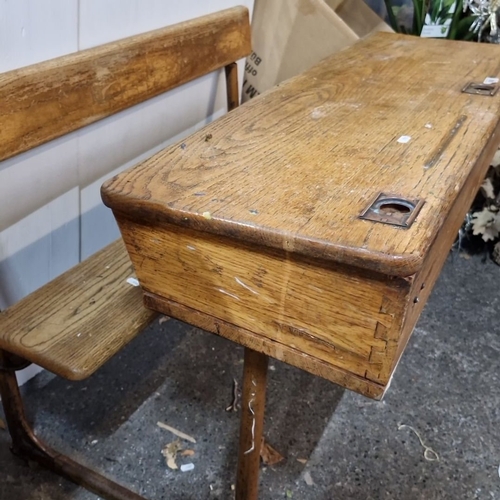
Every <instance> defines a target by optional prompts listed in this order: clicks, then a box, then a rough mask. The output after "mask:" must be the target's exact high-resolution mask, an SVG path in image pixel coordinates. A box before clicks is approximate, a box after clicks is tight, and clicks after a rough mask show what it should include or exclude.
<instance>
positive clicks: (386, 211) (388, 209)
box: [359, 193, 425, 229]
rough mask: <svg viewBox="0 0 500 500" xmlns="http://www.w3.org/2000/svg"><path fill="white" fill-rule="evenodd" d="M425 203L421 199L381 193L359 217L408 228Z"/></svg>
mask: <svg viewBox="0 0 500 500" xmlns="http://www.w3.org/2000/svg"><path fill="white" fill-rule="evenodd" d="M424 203H425V202H424V200H420V199H411V200H409V199H407V198H402V197H401V196H397V195H389V194H384V193H380V194H379V195H378V196H377V198H376V199H375V201H373V203H371V204H370V206H369V207H368V208H367V209H366V210H365V211H364V212H363V213H362V214H361V215H360V216H359V218H360V219H364V220H369V221H372V222H380V223H382V224H389V225H391V226H398V227H403V228H405V229H408V228H409V227H410V226H411V225H412V224H413V221H414V220H415V218H416V217H417V215H418V213H419V212H420V209H421V208H422V206H423V204H424Z"/></svg>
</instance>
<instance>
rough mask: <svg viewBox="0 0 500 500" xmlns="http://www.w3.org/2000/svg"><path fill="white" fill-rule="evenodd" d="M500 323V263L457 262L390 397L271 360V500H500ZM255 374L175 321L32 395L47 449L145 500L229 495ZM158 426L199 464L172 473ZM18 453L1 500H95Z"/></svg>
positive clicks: (1, 472)
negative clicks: (237, 392)
mask: <svg viewBox="0 0 500 500" xmlns="http://www.w3.org/2000/svg"><path fill="white" fill-rule="evenodd" d="M499 322H500V268H499V267H497V266H495V265H494V264H493V263H492V262H490V261H487V262H483V261H482V260H481V259H480V258H478V257H474V258H471V259H464V258H462V257H459V256H455V257H454V258H453V259H452V258H451V257H450V258H449V259H448V262H447V263H446V266H445V269H444V271H443V273H442V275H441V277H440V279H439V281H438V284H437V285H436V287H435V289H434V292H433V294H432V297H431V299H430V301H429V303H428V305H427V307H426V308H425V310H424V313H423V315H422V317H421V319H420V321H419V323H418V326H417V328H416V330H415V332H414V334H413V337H412V339H411V341H410V343H409V345H408V348H407V350H406V352H405V354H404V356H403V359H402V361H401V363H400V366H399V367H398V369H397V371H396V373H395V376H394V379H393V382H392V386H391V388H390V390H389V392H388V394H387V396H386V398H385V399H384V401H383V402H375V401H371V400H368V399H366V398H364V397H362V396H359V395H356V394H353V393H350V392H348V391H343V390H342V389H340V388H339V387H336V386H335V385H333V384H331V383H329V382H327V381H325V380H322V379H319V378H316V377H314V376H311V375H309V374H307V373H304V372H302V371H300V370H298V369H295V368H292V367H289V366H286V365H284V364H282V363H279V362H274V361H273V362H271V371H270V382H269V391H268V405H267V413H266V423H265V434H266V438H267V440H268V441H269V443H270V444H272V445H273V446H274V447H275V448H276V449H277V450H279V451H280V452H281V454H282V455H284V456H285V457H286V460H285V461H284V462H282V463H280V464H278V465H275V466H272V467H269V466H268V467H262V471H261V483H260V493H261V494H260V498H262V499H280V498H285V499H287V498H293V499H305V500H308V499H314V500H316V499H317V500H327V499H328V500H331V499H335V500H337V499H338V500H344V499H353V500H354V499H355V500H365V499H366V500H367V499H376V500H378V499H404V500H417V499H418V500H420V499H422V500H423V499H425V500H432V499H453V500H461V499H489V500H490V499H500V475H499V466H500V324H499ZM241 371H242V350H241V349H240V348H238V347H235V346H234V344H231V343H230V342H228V341H226V340H224V339H221V338H218V337H216V336H214V335H210V334H207V333H204V332H201V331H199V330H196V329H194V328H192V327H189V326H187V325H184V324H182V323H179V322H177V321H173V320H170V321H168V322H166V323H163V324H162V325H159V324H158V322H155V324H154V325H152V326H151V327H150V328H149V329H147V331H145V333H144V334H143V335H142V336H140V337H139V338H137V339H136V340H135V341H134V342H133V343H132V344H130V345H129V346H128V347H127V349H125V350H124V351H123V352H122V353H120V354H119V355H118V356H116V357H115V358H114V359H112V360H111V362H109V363H108V364H107V365H106V366H105V367H104V368H103V369H101V370H100V371H99V372H98V373H96V374H95V375H94V376H93V377H91V378H90V379H88V380H86V381H84V382H79V383H70V382H67V381H65V380H62V379H60V378H57V377H54V376H52V375H50V374H48V373H42V374H40V375H39V376H37V377H36V378H35V379H33V380H32V381H31V382H29V383H28V384H27V385H26V386H25V387H24V388H23V392H24V394H25V399H26V404H27V407H28V411H29V415H30V418H31V419H33V420H34V422H35V426H36V430H37V432H38V433H39V434H40V435H41V436H43V438H44V439H45V440H46V441H48V442H50V443H52V444H53V445H54V446H56V447H59V448H60V449H61V450H64V451H65V452H67V453H69V454H70V455H72V456H74V457H77V458H79V459H80V460H82V461H83V462H84V463H86V464H88V465H90V466H92V467H94V468H96V469H99V470H102V471H104V472H105V473H106V474H108V475H109V476H113V477H115V478H117V479H118V480H119V481H120V482H122V483H123V484H125V485H128V486H130V487H132V488H134V489H135V490H136V491H138V492H140V493H141V494H143V495H145V496H146V497H147V498H149V499H151V500H154V499H172V500H177V499H179V500H180V499H187V500H189V499H193V500H194V499H196V500H198V499H221V500H224V499H231V498H233V491H232V489H231V485H232V484H233V483H234V473H235V467H236V450H237V440H238V418H239V415H238V413H232V412H231V413H228V412H226V411H225V408H226V406H227V405H228V404H229V403H230V401H231V389H232V380H233V378H236V379H237V380H241ZM157 421H162V422H166V423H168V424H170V425H172V426H174V427H176V428H178V429H180V430H182V431H184V432H186V433H188V434H190V435H192V436H194V437H195V438H196V439H197V443H196V444H190V443H186V445H188V446H187V447H188V448H191V449H193V450H194V451H195V454H194V456H192V457H185V458H181V459H179V460H178V463H179V464H182V463H187V462H192V463H193V464H194V466H195V468H194V470H192V471H190V472H181V471H173V470H170V469H168V468H167V467H166V465H165V461H164V458H163V457H162V456H161V453H160V451H161V449H162V447H163V446H164V445H165V444H167V443H169V442H171V441H173V439H174V438H173V436H172V435H171V434H170V433H169V432H168V431H165V430H162V429H160V428H159V427H158V426H157V425H156V423H157ZM401 425H404V426H411V427H412V428H413V429H415V431H417V432H418V433H419V435H420V438H421V440H422V443H421V442H420V440H419V438H418V437H417V435H416V434H415V433H414V432H413V430H412V429H410V427H401V428H400V426H401ZM8 445H9V437H8V433H7V432H5V431H0V499H1V500H42V499H43V500H45V499H50V500H62V499H72V500H95V499H96V498H97V497H96V496H95V495H92V494H91V493H89V492H87V491H85V490H83V489H82V488H79V487H76V486H74V485H73V484H71V483H69V482H67V481H65V480H62V479H60V478H59V477H57V476H55V475H53V474H52V473H50V472H47V471H44V470H42V469H41V468H39V467H37V466H33V465H32V464H31V465H30V464H25V463H24V462H22V461H20V460H19V459H17V458H15V457H13V456H12V455H11V454H10V452H9V450H8ZM424 446H428V447H430V448H431V449H432V450H434V451H435V452H436V453H437V455H438V457H439V460H433V461H432V460H427V459H426V457H425V456H424V451H425V448H424ZM427 458H435V457H434V456H432V453H431V452H430V451H428V453H427ZM297 459H307V462H306V463H305V464H303V463H301V462H299V461H298V460H297ZM305 478H307V479H309V478H310V479H312V482H313V484H312V485H309V484H307V483H306V481H305ZM310 482H311V481H309V483H310Z"/></svg>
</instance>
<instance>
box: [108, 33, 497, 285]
mask: <svg viewBox="0 0 500 500" xmlns="http://www.w3.org/2000/svg"><path fill="white" fill-rule="evenodd" d="M499 56H500V48H499V47H498V46H495V45H488V44H474V43H467V42H452V41H447V40H431V39H425V40H424V39H420V38H417V37H405V36H402V35H396V34H387V33H381V34H377V35H375V36H372V37H370V38H368V39H367V40H365V41H362V42H360V43H358V44H356V45H355V46H354V47H352V48H351V49H349V50H346V51H343V52H340V53H338V54H335V55H333V56H332V57H331V58H329V59H327V60H325V61H324V62H322V63H320V64H319V65H317V66H315V67H314V68H312V69H311V70H310V71H308V72H306V73H305V74H303V75H301V76H298V77H295V78H292V79H291V80H288V81H287V82H285V83H283V84H282V85H280V86H278V87H276V88H275V89H273V90H270V91H268V92H266V93H264V94H263V95H262V96H260V97H259V99H254V100H252V101H251V102H249V103H245V105H243V106H242V107H241V108H240V109H238V110H236V111H235V112H234V113H231V114H230V115H228V116H225V117H223V118H222V119H221V120H218V121H216V122H215V123H213V124H211V125H209V126H208V127H206V128H204V129H203V130H202V131H200V132H198V133H196V134H194V135H192V136H191V137H190V138H189V139H187V140H185V141H183V144H182V145H181V144H177V145H175V146H173V147H171V148H167V149H166V150H164V151H163V152H160V153H159V154H157V155H156V156H155V157H153V158H152V159H151V160H149V161H147V162H145V163H143V164H142V165H141V166H140V167H138V168H135V169H134V170H133V171H132V172H129V173H127V174H122V175H121V176H118V177H117V178H115V179H114V180H113V181H112V182H110V183H107V184H106V187H105V189H104V193H103V194H104V200H105V203H107V204H108V205H109V206H111V207H112V208H114V209H115V210H120V209H123V210H125V211H127V213H129V214H130V213H136V214H140V216H141V217H143V218H146V217H152V218H155V219H163V220H166V221H170V222H172V223H175V224H180V225H184V226H189V227H193V228H196V229H198V230H200V231H207V232H211V233H213V234H221V235H229V236H230V237H231V238H233V239H237V240H241V241H252V242H254V243H257V244H260V245H265V246H269V247H274V248H284V249H286V250H287V251H290V252H294V253H299V254H303V255H307V256H320V257H322V258H325V259H331V260H334V261H336V262H343V263H347V264H354V265H357V266H360V267H364V268H368V269H373V270H378V271H381V272H384V273H387V274H393V275H400V276H405V275H411V274H414V273H415V272H417V271H418V270H419V269H420V268H421V267H422V265H423V261H424V259H425V255H426V254H427V251H428V249H429V247H430V245H431V244H432V242H433V240H434V239H435V237H436V235H437V234H438V232H439V230H440V227H441V225H442V224H443V221H444V220H445V218H446V215H447V214H448V213H449V211H450V208H451V206H452V203H453V201H454V199H455V197H456V196H457V193H458V192H460V190H461V189H462V187H463V186H464V185H465V183H466V181H467V177H468V176H469V173H470V171H471V169H472V168H473V167H474V165H475V164H476V162H477V159H478V157H479V155H480V154H481V151H482V150H483V149H484V148H485V146H486V144H487V142H488V140H489V139H490V137H491V135H492V133H493V131H494V129H495V127H496V126H497V123H498V120H499V116H500V113H499V112H500V93H499V94H497V95H496V96H494V97H484V96H478V95H469V94H465V93H461V89H462V88H463V87H464V85H465V84H466V83H468V82H470V81H480V82H482V81H483V80H484V79H485V78H486V77H498V76H500V74H499V72H500V64H499V62H498V61H499ZM457 124H458V125H457ZM401 136H409V137H411V139H410V140H409V142H407V143H404V144H403V143H400V142H398V139H399V138H400V137H401ZM381 191H384V192H388V193H390V194H395V195H399V196H401V197H403V198H422V199H423V200H424V201H425V203H424V206H423V208H422V210H421V212H420V214H419V215H418V217H417V219H416V221H415V223H414V224H413V225H412V227H411V228H409V229H400V228H397V227H392V226H385V225H380V224H374V223H372V222H367V221H364V220H360V219H358V216H359V215H360V214H361V213H362V212H363V211H364V209H365V208H367V206H368V205H369V204H370V203H371V202H372V201H373V199H374V198H375V196H376V195H377V194H378V193H380V192H381ZM466 210H467V207H464V211H466ZM203 214H210V218H209V219H208V218H205V217H204V216H203Z"/></svg>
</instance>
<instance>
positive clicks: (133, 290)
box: [0, 239, 156, 380]
mask: <svg viewBox="0 0 500 500" xmlns="http://www.w3.org/2000/svg"><path fill="white" fill-rule="evenodd" d="M130 277H135V274H134V271H133V268H132V264H131V263H130V259H129V257H128V254H127V251H126V249H125V246H124V244H123V241H122V240H121V239H120V240H118V241H116V242H114V243H112V244H111V245H109V246H107V247H106V248H105V249H104V250H101V251H100V252H97V253H96V254H94V255H93V256H92V257H89V258H88V259H87V260H85V261H84V262H83V263H81V264H79V265H78V266H76V267H75V268H73V269H70V270H69V271H67V272H66V273H64V274H62V275H61V276H59V277H58V278H56V279H55V280H53V281H51V282H50V283H48V284H47V285H45V286H43V287H41V288H39V289H38V290H36V291H35V292H34V293H32V294H30V295H28V296H27V297H26V298H24V299H22V300H21V301H19V302H18V303H17V304H15V305H13V306H12V307H10V308H8V309H6V310H5V311H3V312H2V314H0V332H1V333H2V334H1V335H0V349H5V350H6V351H8V352H10V353H13V354H17V355H18V356H21V357H22V358H24V359H27V360H29V361H31V362H33V363H36V364H38V365H40V366H42V367H43V368H46V369H47V370H50V371H51V372H53V373H56V374H57V375H60V376H62V377H65V378H68V379H70V380H81V379H84V378H86V377H88V376H89V375H91V374H92V373H94V372H95V371H96V370H97V369H98V368H99V367H101V366H102V365H103V364H104V363H105V362H106V361H107V360H108V359H109V358H111V356H113V355H114V354H115V353H117V352H118V351H119V350H120V349H121V348H122V347H123V346H124V345H126V344H127V343H128V342H129V341H130V340H132V339H133V338H134V337H135V336H136V335H137V334H138V333H140V332H141V331H142V330H143V329H144V328H145V327H146V326H147V325H148V324H149V323H150V322H151V321H152V320H153V318H154V317H155V316H156V313H155V312H153V311H151V310H149V309H146V308H145V307H144V306H143V303H142V293H141V289H140V288H139V287H138V286H132V285H130V284H129V283H127V279H128V278H130Z"/></svg>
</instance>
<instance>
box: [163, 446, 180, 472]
mask: <svg viewBox="0 0 500 500" xmlns="http://www.w3.org/2000/svg"><path fill="white" fill-rule="evenodd" d="M180 450H181V440H180V439H176V440H175V441H172V442H171V443H168V444H167V445H166V446H165V447H164V448H163V450H161V454H162V455H163V456H164V457H165V460H166V462H167V467H168V468H169V469H172V470H177V469H178V468H179V467H178V466H177V463H176V462H175V459H176V457H177V452H178V451H180Z"/></svg>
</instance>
